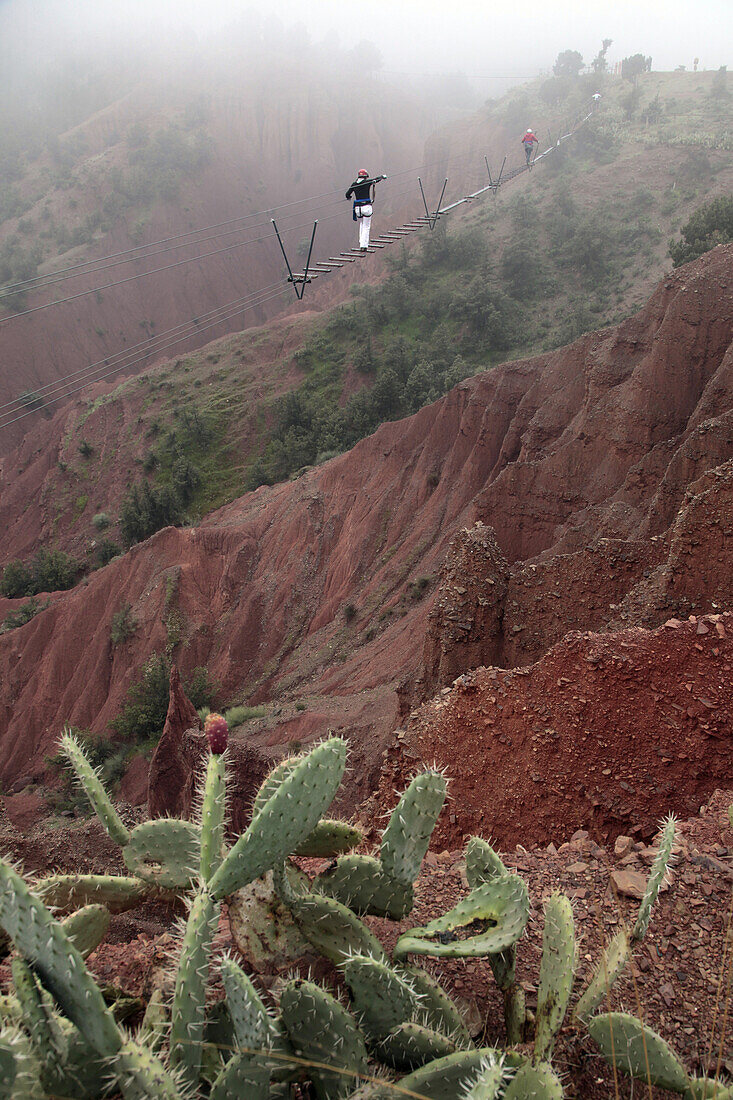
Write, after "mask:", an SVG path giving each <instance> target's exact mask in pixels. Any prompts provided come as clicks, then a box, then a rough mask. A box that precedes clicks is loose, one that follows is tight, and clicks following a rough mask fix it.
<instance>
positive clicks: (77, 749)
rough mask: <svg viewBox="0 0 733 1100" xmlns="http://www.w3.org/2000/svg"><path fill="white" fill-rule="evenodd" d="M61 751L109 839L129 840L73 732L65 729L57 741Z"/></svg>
mask: <svg viewBox="0 0 733 1100" xmlns="http://www.w3.org/2000/svg"><path fill="white" fill-rule="evenodd" d="M59 747H60V749H61V752H62V753H63V754H64V756H65V757H66V758H67V760H68V761H69V763H70V764H71V766H72V768H73V769H74V771H75V772H76V777H77V779H78V780H79V782H80V783H81V785H82V787H83V788H84V790H85V792H86V795H87V798H88V799H89V801H90V802H91V804H92V808H93V809H94V811H95V813H96V814H97V817H98V818H99V820H100V821H101V822H102V824H103V825H104V827H105V829H106V831H107V834H108V835H109V837H110V839H112V840H114V842H115V843H116V844H119V845H120V846H121V847H123V848H124V846H125V845H126V844H127V843H128V842H129V839H130V834H129V832H128V830H127V828H126V827H125V825H123V823H122V821H121V819H120V816H119V814H118V813H117V810H116V809H115V808H114V806H113V805H112V801H111V799H110V797H109V795H108V794H107V792H106V790H105V789H104V784H103V783H102V780H101V779H100V778H99V775H98V774H97V771H96V769H95V768H93V767H92V764H91V763H90V761H89V759H88V758H87V755H86V753H85V752H84V749H83V748H82V747H81V744H80V743H79V741H78V739H77V738H76V737H74V735H73V733H71V732H70V731H69V730H65V731H64V733H63V736H62V737H61V739H60V741H59Z"/></svg>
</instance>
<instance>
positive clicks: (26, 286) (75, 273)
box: [0, 153, 472, 322]
mask: <svg viewBox="0 0 733 1100" xmlns="http://www.w3.org/2000/svg"><path fill="white" fill-rule="evenodd" d="M471 155H472V154H470V153H469V154H465V155H462V156H456V157H452V158H449V160H448V161H445V162H435V163H436V164H437V163H446V164H449V163H458V162H460V161H462V160H465V159H467V158H468V157H469V156H471ZM434 166H435V165H434V164H423V165H418V166H416V167H414V168H405V169H402V170H401V171H400V172H395V173H393V174H391V175H388V180H389V179H397V178H399V177H400V176H403V175H406V174H408V173H411V172H419V171H423V170H424V169H425V168H431V167H434ZM341 193H342V192H341V188H339V189H338V190H337V191H324V192H323V193H322V194H321V195H312V196H308V197H306V198H303V199H297V200H295V201H293V202H290V203H282V204H281V205H279V206H273V207H271V208H270V209H269V210H259V211H256V212H254V213H252V214H243V215H241V216H240V217H238V218H231V219H229V220H228V221H224V222H218V223H216V224H213V225H208V226H201V227H200V228H199V229H190V230H188V231H187V232H185V233H178V234H176V235H174V236H171V237H164V238H162V239H161V240H158V241H151V242H148V243H147V244H144V245H137V246H136V247H135V248H128V249H124V250H123V251H121V252H112V253H110V254H109V255H107V256H98V257H96V258H95V259H92V260H84V261H80V263H78V264H72V265H70V266H68V267H65V268H60V269H59V270H57V271H51V272H48V274H46V275H36V276H34V277H32V278H29V279H24V280H21V281H19V282H16V283H9V284H6V285H5V286H4V287H3V288H2V289H1V290H0V299H2V298H3V297H10V296H12V295H13V294H18V293H22V292H24V291H31V290H39V289H42V288H43V287H46V286H54V285H56V284H57V283H60V282H64V281H65V279H67V278H78V277H79V276H81V275H89V274H94V273H95V272H96V271H105V270H107V269H108V268H110V267H116V266H118V264H120V263H126V262H131V261H132V260H136V259H146V258H147V257H148V256H151V255H152V256H154V255H159V254H160V253H162V252H166V251H173V250H174V249H175V248H176V247H181V248H184V247H188V246H190V245H194V244H203V243H204V241H205V240H214V239H215V237H214V236H212V237H209V238H203V239H202V240H192V241H187V242H185V243H184V244H181V245H178V246H172V247H171V248H170V249H159V250H158V251H157V252H150V251H149V250H150V249H152V248H157V246H158V245H162V244H169V243H170V242H171V241H178V240H182V239H183V238H184V237H193V236H195V235H196V234H199V233H206V232H208V231H209V230H211V229H220V228H222V227H224V226H227V225H231V224H233V223H235V222H240V221H246V220H249V219H251V218H254V217H259V216H261V215H268V216H269V215H271V214H272V213H275V212H277V211H278V210H285V209H288V208H290V207H292V206H299V205H302V204H304V203H308V202H315V201H317V200H318V199H321V198H329V197H330V196H331V195H336V194H341ZM328 205H337V204H336V203H330V204H328ZM320 209H324V207H321V208H320ZM292 216H297V215H286V217H292ZM261 224H262V225H265V224H267V223H266V222H263V223H261ZM252 228H257V226H246V227H245V226H240V227H239V228H238V229H231V230H228V231H227V232H228V233H236V232H241V231H242V230H244V229H252ZM226 235H227V234H226V233H224V234H216V235H215V236H226ZM242 243H254V242H242ZM232 247H234V246H232ZM134 253H143V255H140V256H135V255H133V254H134ZM207 255H215V253H213V252H212V253H204V256H207ZM126 256H127V257H130V260H124V259H120V257H126ZM200 258H203V257H198V256H192V257H190V258H189V260H188V261H180V262H181V263H184V262H193V261H194V260H196V259H200ZM107 260H116V261H117V262H116V263H110V264H106V263H105V261H107ZM103 263H104V266H98V265H101V264H103ZM95 265H97V266H95ZM82 268H83V269H85V270H80V269H82ZM159 270H165V269H163V268H160V269H159ZM146 274H147V273H146ZM58 276H61V277H60V278H59V277H58ZM98 289H101V290H104V289H108V288H106V287H100V288H98ZM86 293H93V291H88V292H86ZM68 300H70V299H67V298H62V299H60V300H59V301H58V302H47V303H44V305H41V306H36V307H34V308H35V309H43V308H46V307H47V306H50V305H60V304H62V303H63V302H66V301H68ZM32 312H33V309H29V310H21V311H19V312H18V313H13V314H10V315H9V316H7V317H3V318H0V322H1V321H10V320H13V319H14V318H16V317H22V316H24V315H25V314H27V313H32Z"/></svg>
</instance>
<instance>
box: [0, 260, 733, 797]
mask: <svg viewBox="0 0 733 1100" xmlns="http://www.w3.org/2000/svg"><path fill="white" fill-rule="evenodd" d="M732 269H733V246H722V247H720V248H718V249H716V250H715V251H714V252H712V253H710V254H708V255H707V256H705V257H702V258H701V259H700V260H699V261H696V262H695V263H694V264H691V265H688V266H687V267H684V268H680V269H679V270H677V271H676V272H674V273H673V274H672V275H670V276H669V277H668V278H667V279H666V280H665V281H664V283H663V284H662V285H661V286H660V287H659V289H658V291H657V292H656V294H655V295H654V297H653V298H652V299H651V301H650V303H649V304H648V306H647V308H646V309H645V310H643V311H641V312H640V313H639V314H637V315H636V316H635V317H633V318H632V319H631V320H629V321H627V322H625V323H624V324H622V325H620V326H618V327H617V328H614V329H609V330H606V331H604V332H600V333H590V334H588V335H587V336H584V337H583V338H582V339H580V340H578V341H577V342H576V343H575V344H573V345H571V346H570V347H568V348H564V349H562V350H560V351H557V352H553V353H552V354H548V355H543V356H540V357H539V358H537V359H534V360H526V361H520V362H516V363H509V364H505V365H504V366H501V367H497V368H494V369H492V370H490V371H487V372H486V373H483V374H479V375H477V376H475V377H473V378H470V379H468V380H466V381H465V382H462V383H461V384H460V385H459V386H457V387H456V388H455V389H454V390H452V391H451V392H450V393H449V394H447V395H446V396H445V397H444V398H442V399H441V400H440V401H437V402H435V403H434V404H433V405H431V406H429V407H427V408H424V409H422V410H421V411H420V412H419V413H417V414H416V415H415V416H413V417H410V418H409V419H407V420H405V421H402V422H400V423H399V424H385V425H384V426H383V427H382V428H380V429H379V431H377V432H376V433H375V434H374V435H373V436H371V437H370V438H368V439H365V440H363V441H362V442H361V443H359V444H358V445H357V446H356V447H355V448H354V449H353V450H352V451H351V452H349V453H348V454H346V455H343V456H341V457H339V458H336V459H333V460H332V461H331V462H328V463H326V464H325V465H323V466H320V467H318V468H317V469H314V470H311V471H309V472H308V473H307V474H305V475H304V476H302V477H301V478H300V479H298V480H296V481H294V482H291V483H288V484H284V485H279V486H276V487H274V488H261V489H259V490H258V491H257V492H255V493H252V494H249V495H246V496H244V497H242V498H241V499H240V500H238V501H236V502H234V503H232V504H230V505H228V506H227V507H225V508H223V509H221V510H220V511H219V512H217V513H215V514H213V515H211V516H209V517H208V518H207V519H206V520H205V522H204V523H202V524H201V525H200V526H199V527H197V528H195V529H167V530H164V531H161V532H159V533H158V534H157V535H156V536H154V537H153V538H152V539H150V540H148V541H147V542H146V543H143V544H141V545H139V546H136V547H134V548H133V549H132V550H131V551H130V552H129V553H128V554H126V555H125V556H124V558H121V559H119V560H117V561H115V562H112V563H111V564H110V565H109V566H107V567H106V568H105V569H103V570H100V571H98V572H97V573H94V574H92V575H91V576H90V577H89V578H88V579H87V580H86V582H85V583H84V584H83V585H81V586H79V587H78V588H77V589H75V590H73V591H71V592H68V593H63V594H60V595H58V596H56V597H55V598H54V600H53V603H52V605H51V606H50V607H49V608H48V609H47V610H45V611H43V612H42V613H41V614H39V615H37V616H36V617H35V618H34V619H33V620H32V621H31V622H29V623H28V624H27V625H26V626H24V627H21V628H19V629H16V630H13V631H12V632H10V633H8V634H6V635H3V636H2V637H0V726H2V737H1V739H0V754H1V755H0V774H2V777H3V779H4V780H5V781H6V782H7V781H12V780H13V779H14V778H16V777H18V776H20V775H21V774H23V775H25V774H38V773H39V772H40V771H42V769H43V758H44V754H45V752H46V751H47V747H48V745H49V743H50V742H51V741H52V740H53V739H54V738H55V736H56V735H57V732H58V730H59V728H60V726H61V725H62V723H63V722H64V721H70V722H72V723H73V724H75V725H78V726H89V727H91V728H92V729H95V730H103V729H105V728H106V726H107V724H108V722H109V721H110V719H111V718H112V717H113V716H114V715H115V714H116V713H117V712H118V711H119V708H120V705H121V703H122V701H123V699H124V696H125V693H126V691H127V688H128V686H129V685H130V683H131V682H132V681H133V680H134V679H136V678H137V675H138V671H137V670H138V669H139V667H140V665H141V664H142V662H143V661H144V660H145V659H146V658H147V657H148V656H149V654H150V653H151V652H153V651H156V650H157V651H159V650H161V649H162V648H164V647H165V645H166V643H167V641H168V636H167V629H166V621H167V617H168V615H169V608H168V604H167V595H166V593H167V591H168V590H169V589H170V587H171V585H173V586H174V587H175V590H176V593H177V594H176V610H177V614H178V615H179V616H180V631H179V642H178V645H177V647H176V651H175V654H174V656H175V659H176V660H177V661H178V662H179V663H180V664H181V666H182V667H183V668H184V669H185V670H186V671H187V672H188V671H190V670H191V669H192V668H193V667H195V666H196V665H200V664H206V665H207V666H208V668H209V671H210V673H211V674H212V676H213V677H214V678H215V679H216V680H217V681H218V682H219V683H220V685H221V698H222V700H223V701H225V702H227V703H228V702H241V701H242V700H243V699H244V698H245V697H246V698H248V699H251V700H255V701H260V700H272V699H278V700H286V701H287V700H290V701H293V700H296V699H298V698H305V699H306V700H311V699H315V700H317V702H316V704H315V705H307V706H306V709H307V712H309V713H310V712H312V711H315V712H318V713H323V714H324V715H326V714H328V715H331V714H332V712H333V710H337V711H338V712H339V713H340V715H341V718H340V721H334V720H333V718H332V717H329V718H328V719H325V718H324V721H323V725H318V732H325V729H324V726H325V724H326V721H328V722H330V724H331V725H332V726H337V725H339V724H341V725H343V726H345V728H346V730H347V731H348V730H349V729H350V728H352V726H353V729H354V730H355V731H356V730H358V731H359V732H358V733H355V734H354V738H353V739H354V742H355V744H358V747H359V751H360V753H361V754H362V755H361V758H360V771H359V775H358V776H354V781H355V782H356V781H357V780H358V781H360V782H367V781H368V778H369V776H370V775H372V774H373V773H374V772H375V770H378V768H379V764H380V760H381V752H382V751H383V747H384V745H385V742H386V739H387V737H388V735H389V733H390V731H391V729H393V728H394V724H395V720H396V716H397V713H398V705H397V702H398V701H397V696H396V691H395V688H396V686H397V684H398V683H399V682H400V681H401V680H402V679H403V678H404V677H405V676H408V677H412V678H418V677H419V676H420V675H421V674H422V653H423V644H424V638H425V631H426V626H427V620H428V615H429V612H430V608H431V603H432V595H431V592H432V587H431V585H428V589H427V594H426V595H425V596H424V598H423V599H418V598H416V595H418V596H419V595H420V594H421V593H422V592H423V591H424V590H423V588H422V587H421V585H420V584H418V585H417V588H416V586H415V583H414V582H415V581H417V580H419V578H420V577H432V578H433V579H437V577H438V576H439V574H440V570H441V568H442V566H443V563H444V561H445V558H446V553H447V551H448V548H449V546H450V544H451V541H452V540H453V539H454V538H455V536H456V535H457V534H458V533H459V532H460V531H461V530H462V529H463V528H468V529H469V530H471V529H472V528H474V525H475V523H476V521H477V520H478V521H480V522H481V523H482V524H484V525H485V526H486V527H491V528H492V529H493V531H494V533H495V539H496V544H497V546H498V549H499V550H500V551H501V554H503V556H504V558H505V559H506V560H507V562H508V563H509V567H510V568H509V573H510V577H509V588H508V596H507V600H506V601H505V607H504V613H503V617H502V619H501V636H500V638H499V637H495V636H493V635H491V636H490V637H489V638H485V639H483V641H481V643H480V645H479V640H478V638H476V639H475V641H476V646H477V648H476V650H475V652H474V651H472V652H471V654H470V656H469V663H470V661H471V660H476V659H478V658H479V657H480V656H481V654H480V652H479V650H480V647H481V646H485V647H487V650H486V652H487V653H490V654H491V657H490V659H492V660H494V659H497V658H496V654H497V653H498V654H499V656H498V659H499V660H500V661H501V662H506V663H509V662H511V663H516V664H520V663H525V662H527V661H531V660H534V659H536V657H537V656H538V655H539V653H541V652H542V651H543V649H544V648H546V647H547V646H548V645H551V644H553V642H555V641H557V639H558V638H560V637H562V635H563V633H564V632H565V631H567V630H568V629H569V628H575V627H579V626H583V627H589V626H590V627H593V628H595V629H602V628H604V627H606V626H608V625H609V624H611V623H613V622H614V620H615V621H617V622H619V623H623V622H629V621H637V619H636V617H637V616H638V617H640V618H641V619H643V621H644V622H647V623H649V624H651V625H655V624H658V623H659V622H661V621H663V620H664V619H665V618H667V617H669V615H670V614H673V613H674V612H675V611H676V610H678V609H679V610H680V613H682V612H684V614H687V613H688V612H691V611H692V612H695V613H700V612H703V611H709V610H714V605H715V604H720V605H721V606H724V604H725V601H726V600H728V599H729V598H730V595H731V592H730V587H731V581H730V577H731V575H732V574H733V569H732V568H731V562H732V561H733V549H732V541H731V539H730V537H729V532H730V530H731V527H730V504H729V501H730V491H731V475H730V460H731V458H732V457H733V453H732V451H731V433H730V424H731V417H733V346H732V344H731V334H732V332H733V280H731V278H730V276H731V271H732ZM436 470H439V471H440V475H439V478H438V479H437V484H436ZM687 479H689V480H687ZM688 493H689V494H690V496H689V497H688ZM711 509H714V510H715V514H716V515H717V516H718V517H719V522H718V523H717V524H714V525H711V524H710V523H709V522H708V517H709V516H710V515H711V514H712V513H711ZM486 538H487V539H488V534H487V535H486ZM603 540H607V541H605V542H604V541H603ZM655 540H656V541H655ZM644 544H646V545H644ZM492 554H494V551H492ZM492 554H489V555H488V559H487V560H488V561H490V562H494V557H492ZM465 560H466V562H468V558H466V559H465ZM478 560H480V561H483V555H479V558H478V559H477V561H478ZM487 567H488V568H490V569H494V565H490V566H487ZM533 567H536V568H534V569H533ZM482 568H483V566H482ZM538 576H539V577H540V578H541V579H542V581H541V584H540V583H535V581H534V578H536V577H538ZM520 582H521V583H520ZM465 587H466V588H467V592H466V594H465V595H466V596H468V595H470V596H471V598H472V599H473V597H474V596H475V603H476V615H477V616H478V618H477V619H476V621H479V620H480V614H483V611H482V610H481V609H482V605H481V604H480V603H479V602H478V601H479V597H481V598H482V599H486V598H487V597H486V596H485V594H484V595H482V594H481V570H480V569H479V570H477V572H476V575H475V576H474V577H472V578H471V580H470V584H469V585H467V586H465ZM123 603H129V604H130V605H131V612H132V615H133V617H134V619H135V621H136V622H137V623H138V630H137V631H136V633H135V635H134V636H133V637H131V638H130V639H129V640H128V641H127V642H125V643H124V645H121V646H116V647H113V646H112V645H111V642H110V638H109V630H110V621H111V617H112V615H113V614H114V613H115V612H116V611H118V610H119V608H120V606H121V605H122V604H123ZM349 605H351V606H350V607H349ZM614 605H615V606H614ZM347 608H349V614H348V615H347V614H345V611H346V609H347ZM479 613H480V614H479ZM489 619H490V622H489V621H487V622H486V623H485V628H486V630H487V632H491V631H495V630H497V628H498V619H499V616H498V612H497V611H496V610H494V611H491V613H490V615H489ZM514 626H519V627H522V629H519V630H516V631H515V630H514V629H513V628H514ZM497 647H498V648H497ZM446 660H448V658H447V657H446ZM438 664H439V665H440V661H439V662H438ZM454 670H455V668H454V666H451V668H450V672H451V673H452V672H453V671H454ZM445 672H446V673H447V672H448V665H447V664H446V665H445ZM282 732H283V739H287V740H289V739H291V738H296V737H297V736H298V735H297V733H293V730H292V726H291V727H290V728H289V729H288V731H287V733H285V731H284V730H283V731H282ZM315 735H316V726H313V727H312V728H311V729H310V730H309V732H308V733H307V735H306V736H307V737H311V736H315ZM267 736H268V738H269V739H270V741H271V742H273V743H274V742H277V739H278V736H279V735H278V732H277V729H276V728H273V729H271V730H270V731H269V733H268V735H267ZM280 743H282V742H280Z"/></svg>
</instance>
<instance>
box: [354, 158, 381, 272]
mask: <svg viewBox="0 0 733 1100" xmlns="http://www.w3.org/2000/svg"><path fill="white" fill-rule="evenodd" d="M386 178H387V177H386V176H370V175H369V173H368V172H367V170H366V168H360V169H359V172H358V174H357V177H356V179H355V180H354V182H353V183H352V185H351V187H350V188H349V190H348V191H347V192H346V198H347V199H350V198H351V196H352V195H353V196H354V212H353V218H354V221H355V222H358V223H359V248H360V249H361V251H362V252H366V251H367V249H368V248H369V231H370V229H371V226H372V213H373V210H374V191H375V188H376V185H377V184H378V183H379V182H380V181H381V180H386Z"/></svg>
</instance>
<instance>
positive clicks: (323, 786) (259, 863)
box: [211, 737, 346, 898]
mask: <svg viewBox="0 0 733 1100" xmlns="http://www.w3.org/2000/svg"><path fill="white" fill-rule="evenodd" d="M345 765H346V742H345V741H344V740H343V739H342V738H340V737H331V738H329V740H327V741H323V742H321V744H320V745H317V746H316V747H315V748H314V749H313V750H312V751H311V752H309V753H308V755H307V756H305V757H303V759H302V760H300V761H299V762H298V763H297V764H296V765H295V767H293V769H292V770H291V771H290V773H289V774H288V775H287V776H286V777H285V779H284V780H283V781H282V783H281V784H280V785H279V786H278V787H277V788H276V790H275V791H274V793H273V794H272V795H270V797H269V798H268V799H267V801H266V802H265V804H264V805H263V806H262V808H261V809H260V810H259V811H258V812H257V813H256V814H255V816H254V817H253V818H252V821H251V822H250V824H249V827H248V828H247V830H246V831H245V832H244V833H243V834H242V836H241V837H240V838H239V840H238V841H237V843H236V844H235V845H234V847H233V848H232V849H231V851H230V852H229V854H228V855H227V856H226V858H225V859H224V861H223V863H222V864H221V866H220V867H219V869H218V871H217V872H216V874H215V875H214V876H213V878H212V880H211V892H212V894H213V895H214V897H216V898H222V897H225V896H226V895H227V894H232V893H234V891H235V890H238V889H240V888H241V887H242V886H246V885H247V883H248V882H252V880H253V879H255V878H258V877H259V876H260V875H261V874H263V873H264V872H265V871H269V870H271V869H272V868H273V867H274V866H275V864H277V863H279V862H281V861H282V860H283V859H285V857H286V856H289V855H290V854H291V853H292V852H293V851H294V850H295V848H297V846H298V844H299V843H300V842H301V841H302V839H303V837H304V836H309V835H310V834H311V833H312V832H313V830H314V828H315V827H316V824H317V823H318V821H319V819H320V817H321V814H322V813H323V812H324V811H325V810H326V809H328V807H329V806H330V804H331V802H332V801H333V798H334V795H335V794H336V791H337V789H338V786H339V783H340V782H341V777H342V775H343V773H344V767H345Z"/></svg>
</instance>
